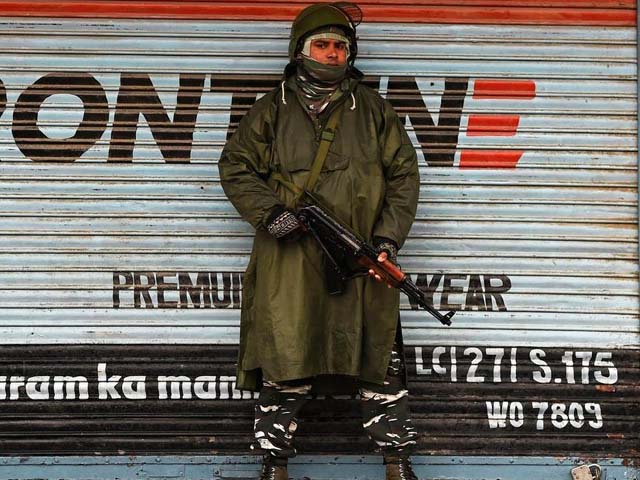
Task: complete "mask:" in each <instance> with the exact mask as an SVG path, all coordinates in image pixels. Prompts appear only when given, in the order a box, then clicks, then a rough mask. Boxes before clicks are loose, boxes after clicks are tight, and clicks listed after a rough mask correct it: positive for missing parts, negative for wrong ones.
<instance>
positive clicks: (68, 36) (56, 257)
mask: <svg viewBox="0 0 640 480" xmlns="http://www.w3.org/2000/svg"><path fill="white" fill-rule="evenodd" d="M0 3H4V4H7V5H8V4H9V3H11V2H0ZM159 3H161V2H159ZM165 3H167V4H168V3H169V2H165ZM191 3H193V4H197V3H198V2H191ZM209 3H212V4H213V3H216V2H209ZM217 3H218V6H220V8H222V7H224V6H225V5H226V4H222V2H217ZM239 3H240V2H236V3H235V4H234V8H241V7H242V5H239ZM450 3H452V5H449V6H442V5H439V6H437V5H436V6H437V7H438V8H441V9H444V10H446V12H448V14H450V15H452V16H450V17H446V18H448V19H449V23H454V24H453V25H446V24H409V23H374V24H371V23H369V24H368V23H365V24H364V25H362V26H361V27H360V28H359V35H360V45H361V48H360V58H359V60H358V67H359V68H360V69H362V70H363V71H364V72H366V73H367V80H366V81H367V83H368V84H369V85H371V86H373V87H375V88H378V89H379V91H380V93H381V94H382V95H383V96H385V97H386V98H387V99H389V100H390V101H391V102H392V103H393V105H394V107H395V108H396V110H397V111H398V113H399V114H400V115H402V116H403V117H405V118H406V122H407V129H408V131H409V132H410V135H411V137H412V139H413V140H414V143H415V146H416V148H417V150H418V152H419V156H420V174H421V178H422V192H421V202H420V206H419V210H418V216H417V219H416V222H415V224H414V227H413V229H412V234H411V238H410V239H409V241H408V242H407V245H406V247H405V248H404V249H403V252H402V256H401V258H400V262H401V264H402V265H403V267H404V268H405V269H406V270H407V271H408V272H409V273H410V274H411V275H412V276H413V278H414V280H415V281H416V282H417V283H418V284H419V285H421V287H422V288H423V289H424V291H425V292H426V293H427V294H432V295H433V297H432V298H433V303H434V305H435V306H436V307H437V308H442V309H447V308H454V309H456V310H458V314H457V315H456V316H455V322H454V326H453V327H452V328H449V329H447V328H444V327H441V326H439V325H438V324H437V323H435V322H434V321H432V319H431V318H429V317H428V316H427V315H425V314H424V313H423V312H422V311H418V310H414V309H412V306H411V305H410V304H409V303H408V302H407V303H404V304H403V311H402V318H403V326H404V334H405V339H406V343H407V346H408V367H409V371H410V379H411V382H412V389H411V392H412V394H413V399H412V408H413V411H414V414H415V419H416V420H415V421H416V424H417V425H418V426H419V428H420V430H421V431H423V432H425V433H426V435H425V437H424V438H423V440H422V441H421V444H420V452H422V453H429V454H434V453H440V454H477V455H500V454H512V455H531V454H541V455H585V456H587V455H591V456H611V457H622V458H629V457H634V456H637V442H638V431H639V425H638V418H637V407H638V388H639V387H638V381H639V376H640V373H639V370H640V369H639V366H638V365H639V364H638V362H639V358H640V354H639V353H638V333H639V328H638V298H637V297H638V241H637V231H638V215H637V205H638V198H637V122H636V115H637V106H636V105H637V102H636V86H637V76H636V66H637V54H636V36H635V29H634V28H633V26H631V25H630V24H629V20H628V18H629V12H632V9H633V6H629V5H627V4H626V3H624V2H618V3H617V4H616V5H617V7H619V8H614V7H615V6H614V5H609V6H610V7H611V9H610V10H605V9H604V8H602V9H598V8H594V5H595V4H593V2H586V3H585V4H584V5H580V8H577V7H576V8H574V9H569V10H572V12H573V13H574V14H576V16H574V17H570V16H569V17H567V16H566V15H565V16H562V15H560V14H559V13H558V12H556V11H555V10H557V9H558V8H560V7H558V5H556V4H554V2H550V3H548V5H549V9H548V11H547V12H545V8H540V9H535V10H536V12H538V14H540V15H543V14H545V13H546V14H548V15H549V17H548V19H547V21H546V23H547V24H546V25H527V26H523V25H511V26H507V25H502V26H496V25H494V24H489V25H483V24H484V23H489V22H487V21H479V22H477V23H478V24H476V25H469V24H467V23H472V22H470V21H467V20H465V18H467V17H464V15H462V14H460V16H459V17H457V18H458V20H457V21H456V22H454V20H455V17H454V16H453V15H454V11H455V10H456V9H460V12H463V13H464V12H468V11H469V10H468V9H470V8H472V7H473V8H485V7H483V6H482V5H480V7H478V5H472V4H473V2H462V1H460V2H450ZM453 3H455V5H453ZM104 4H105V5H110V4H113V2H104ZM69 5H71V2H66V3H65V2H62V3H61V4H60V9H61V10H60V11H61V12H64V8H67V7H68V8H69V9H70V10H68V12H71V11H72V9H74V8H75V9H77V11H78V12H80V13H82V8H81V5H79V4H74V5H71V6H69ZM83 5H91V4H90V2H84V3H83ZM5 6H6V5H5ZM170 6H171V5H169V7H170ZM365 6H366V5H365ZM94 7H95V4H94V5H93V6H91V8H94ZM196 7H197V5H196ZM200 7H203V6H202V5H200ZM285 7H286V8H287V9H290V8H293V6H292V5H283V8H285ZM378 7H379V8H382V7H384V6H380V5H378V6H375V5H369V6H367V8H372V9H373V8H378ZM391 7H393V8H394V9H395V10H393V11H400V10H402V8H405V7H398V6H389V5H387V6H386V7H384V8H391ZM524 7H527V8H530V9H531V6H530V5H529V6H527V5H524ZM15 8H20V7H15ZM194 8H195V7H194ZM203 8H204V7H203ZM297 8H299V7H298V6H296V10H297ZM421 8H425V9H427V8H435V7H434V6H433V5H426V4H421ZM554 9H555V10H554ZM89 10H90V9H89ZM89 10H87V11H86V12H84V13H82V14H83V15H85V16H91V11H89ZM485 10H486V8H485ZM490 10H491V9H488V10H487V11H490ZM507 10H508V9H507ZM516 10H518V9H515V10H514V9H511V10H509V11H510V12H511V15H512V16H511V17H509V18H511V19H515V20H513V21H508V19H507V20H505V22H504V23H517V19H518V18H521V17H522V16H523V15H524V13H526V12H527V10H526V8H524V9H522V10H518V11H516ZM565 10H566V8H565ZM578 10H580V15H581V16H580V15H578V13H577V12H578ZM6 11H11V10H6ZM132 11H134V9H133V7H132ZM384 11H386V10H384ZM384 11H383V10H380V12H384ZM402 11H404V12H405V15H406V9H405V10H402ZM425 11H426V10H425ZM283 12H284V13H282V14H283V15H284V17H283V18H288V17H286V15H289V14H290V13H289V10H283ZM14 13H15V14H23V13H22V12H20V11H15V10H14ZM94 13H95V12H94ZM499 13H500V12H498V13H496V14H495V15H494V16H493V17H490V18H493V20H492V22H493V23H496V21H497V19H498V18H501V17H500V16H499ZM507 13H508V12H507ZM516 13H517V14H518V15H520V16H518V15H516ZM556 13H558V15H557V16H554V15H555V14H556ZM565 13H566V12H565ZM597 14H600V17H597ZM49 15H50V16H54V15H55V14H54V13H49ZM109 15H113V14H109ZM109 15H108V16H109ZM167 15H169V14H167ZM174 15H176V17H180V15H178V14H176V13H175V12H174ZM593 15H596V17H597V18H596V19H595V20H593V18H594V17H593ZM611 15H613V17H611ZM95 16H96V17H97V16H101V15H97V14H96V15H95ZM133 16H136V15H133ZM187 17H188V15H187ZM610 17H611V18H614V17H615V18H618V20H615V21H619V22H621V23H617V25H623V26H620V27H611V26H610V27H608V28H601V27H599V26H598V25H615V24H616V23H615V21H614V20H607V19H609V18H610ZM180 18H185V17H184V16H182V17H180ZM191 18H200V17H197V16H196V17H191ZM483 18H484V17H483ZM549 18H557V19H558V20H553V21H552V20H549ZM566 18H569V20H566ZM578 18H582V19H583V21H578V20H576V19H578ZM620 18H626V19H627V20H624V21H623V20H620ZM563 19H564V20H563ZM584 19H586V20H584ZM589 19H591V20H589ZM379 20H380V18H378V21H379ZM534 20H535V19H534ZM404 21H407V19H406V18H405V19H404ZM520 21H521V20H520ZM572 22H574V23H575V24H573V25H572ZM611 22H613V23H611ZM625 22H626V23H625ZM527 23H545V21H543V20H540V19H537V20H535V21H532V22H527ZM565 24H566V26H565ZM588 25H595V26H588ZM287 35H288V24H287V23H286V22H279V23H263V22H253V21H213V20H207V21H205V20H202V21H199V20H184V21H182V22H175V21H161V20H157V21H150V22H141V21H137V20H124V19H118V20H95V19H90V20H82V19H60V20H54V19H51V18H40V19H20V18H3V19H2V20H1V21H0V45H2V47H3V48H2V49H1V51H0V81H1V82H2V83H0V171H1V172H2V177H1V179H0V194H1V196H0V212H1V216H0V246H1V248H0V305H1V306H2V321H1V322H0V332H2V337H3V341H2V343H3V345H2V346H0V406H2V407H3V410H2V414H1V415H2V418H1V420H0V428H2V430H3V434H4V435H3V436H2V439H0V449H1V450H2V451H3V452H5V453H7V454H46V453H60V452H74V453H82V452H86V453H94V452H99V453H122V454H123V453H161V452H165V453H167V452H236V453H237V452H245V451H246V448H247V445H248V443H249V440H250V431H251V416H252V410H251V400H250V395H249V394H247V393H246V392H245V393H242V392H237V391H234V389H233V380H234V377H233V375H234V365H233V363H234V358H235V344H236V343H237V338H238V322H239V310H238V308H239V304H240V296H241V283H242V277H241V273H242V271H243V269H244V267H245V266H246V263H247V261H248V253H249V249H250V247H251V241H252V231H251V229H250V227H249V226H248V225H247V224H246V223H245V222H243V221H242V220H241V219H240V218H239V217H238V215H237V213H236V212H235V210H234V209H233V207H232V206H231V205H230V204H229V203H228V201H227V200H226V198H225V197H224V194H223V192H222V189H221V188H220V185H219V182H218V174H217V170H216V162H217V159H218V157H219V154H220V151H221V149H222V147H223V145H224V143H225V140H226V138H228V136H229V135H230V133H231V132H232V131H233V129H234V128H235V126H236V124H237V121H238V120H239V118H240V117H241V116H242V115H243V114H244V112H245V111H246V109H247V108H248V107H249V106H250V105H251V104H252V103H253V102H254V101H255V98H256V96H257V95H260V94H261V93H264V92H266V91H268V90H269V89H270V88H273V87H274V86H275V85H277V81H278V78H279V74H280V72H281V70H282V67H283V66H284V64H285V62H286V58H285V52H286V45H287V40H286V37H287ZM196 306H198V307H200V308H194V307H196ZM101 375H102V377H101ZM114 375H116V376H119V378H117V379H115V378H112V376H114ZM57 376H58V377H77V378H76V379H75V380H70V379H68V378H57V379H56V377H57ZM163 376H164V377H167V376H173V377H180V378H177V379H176V378H174V379H173V383H171V379H164V380H161V381H159V378H158V377H163ZM43 377H47V378H46V379H45V378H43ZM141 377H144V378H141ZM110 378H111V380H112V381H114V382H116V383H115V384H114V385H115V387H114V389H111V390H109V388H107V386H106V383H105V382H107V381H108V380H109V379H110ZM83 379H86V383H85V381H84V380H83ZM163 381H164V383H162V382H163ZM101 382H102V383H101ZM126 382H128V383H126ZM198 382H199V383H198ZM85 385H86V392H85V390H84V386H85ZM100 385H102V387H101V386H100ZM143 385H144V391H143ZM179 387H182V388H179ZM101 388H102V390H101ZM172 388H173V390H172ZM105 389H106V390H105ZM3 392H4V393H3ZM71 392H74V393H73V394H72V393H71ZM83 392H85V393H83ZM125 392H126V393H125ZM187 392H188V394H187ZM101 393H102V394H103V397H104V398H101V396H100V395H101ZM116 395H117V396H116ZM163 395H164V396H166V397H167V398H163ZM305 417H306V422H304V425H306V426H303V427H302V431H301V438H300V440H301V447H302V448H301V450H302V451H307V452H325V453H326V452H361V451H364V450H365V449H366V447H367V442H366V439H365V438H364V437H363V435H362V432H361V429H360V426H359V423H358V421H357V402H355V401H354V400H351V399H335V400H332V401H325V402H312V403H311V404H310V406H309V408H308V410H307V412H306V415H305ZM330 432H331V433H335V432H337V438H339V439H340V440H339V441H336V440H335V436H332V437H329V436H327V435H324V434H325V433H330ZM60 433H64V435H60Z"/></svg>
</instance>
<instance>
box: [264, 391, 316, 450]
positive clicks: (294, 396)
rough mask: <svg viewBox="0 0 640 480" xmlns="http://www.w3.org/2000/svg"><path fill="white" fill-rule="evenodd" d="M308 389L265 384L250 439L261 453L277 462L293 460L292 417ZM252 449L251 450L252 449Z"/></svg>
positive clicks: (293, 417) (296, 412) (294, 427)
mask: <svg viewBox="0 0 640 480" xmlns="http://www.w3.org/2000/svg"><path fill="white" fill-rule="evenodd" d="M310 390H311V385H310V384H306V383H300V382H296V383H293V384H289V382H288V383H286V384H285V383H275V382H267V381H265V382H264V383H263V386H262V390H261V391H260V396H259V397H258V401H257V402H256V406H255V421H254V427H253V431H254V435H255V438H256V441H257V443H258V445H259V447H260V449H261V450H263V451H264V452H265V453H267V454H268V455H271V456H273V457H276V458H279V459H286V458H289V457H293V456H294V455H295V454H296V449H295V448H294V447H293V434H294V433H295V431H296V429H297V428H298V424H297V422H296V415H297V414H298V412H300V409H301V408H302V406H303V405H304V404H305V403H306V401H307V393H309V391H310ZM252 448H255V447H254V446H252Z"/></svg>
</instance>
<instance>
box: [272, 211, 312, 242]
mask: <svg viewBox="0 0 640 480" xmlns="http://www.w3.org/2000/svg"><path fill="white" fill-rule="evenodd" d="M266 223H267V231H268V232H269V233H270V234H271V235H273V236H274V237H276V238H277V239H278V240H284V241H287V242H288V241H294V240H297V239H298V238H300V236H301V235H302V233H303V230H302V225H301V224H300V222H299V221H298V219H297V218H296V215H295V213H294V212H293V211H292V210H287V209H285V208H284V207H276V208H274V209H273V211H272V212H271V214H270V215H269V218H268V219H267V222H266Z"/></svg>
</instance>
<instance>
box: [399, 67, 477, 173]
mask: <svg viewBox="0 0 640 480" xmlns="http://www.w3.org/2000/svg"><path fill="white" fill-rule="evenodd" d="M468 84H469V81H468V79H467V78H448V79H446V80H445V83H444V93H443V94H442V99H441V101H440V115H439V118H438V125H436V124H435V123H434V122H433V118H432V116H431V114H430V113H429V109H428V108H427V106H426V105H425V103H424V99H423V98H422V93H421V92H420V89H419V88H418V85H417V83H416V80H415V78H412V77H389V86H388V89H387V100H389V101H390V102H391V104H392V105H393V108H394V109H395V111H396V112H397V113H398V116H399V117H400V119H401V120H403V123H404V119H405V118H406V116H408V117H409V120H410V121H411V125H413V128H414V130H415V132H416V137H417V138H418V142H420V147H421V148H422V153H423V154H424V158H425V160H426V161H427V165H428V166H430V167H452V166H453V160H454V156H455V154H456V148H457V147H458V135H459V133H460V117H461V116H462V107H463V105H464V98H465V95H466V94H467V86H468Z"/></svg>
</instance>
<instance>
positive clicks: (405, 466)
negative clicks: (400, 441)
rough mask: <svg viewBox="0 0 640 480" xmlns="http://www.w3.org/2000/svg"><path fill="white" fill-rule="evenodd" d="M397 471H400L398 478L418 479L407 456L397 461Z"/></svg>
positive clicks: (401, 479)
mask: <svg viewBox="0 0 640 480" xmlns="http://www.w3.org/2000/svg"><path fill="white" fill-rule="evenodd" d="M398 471H399V472H400V480H418V477H416V474H415V473H414V472H413V469H412V468H411V460H409V459H408V458H407V459H402V460H400V463H398Z"/></svg>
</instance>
